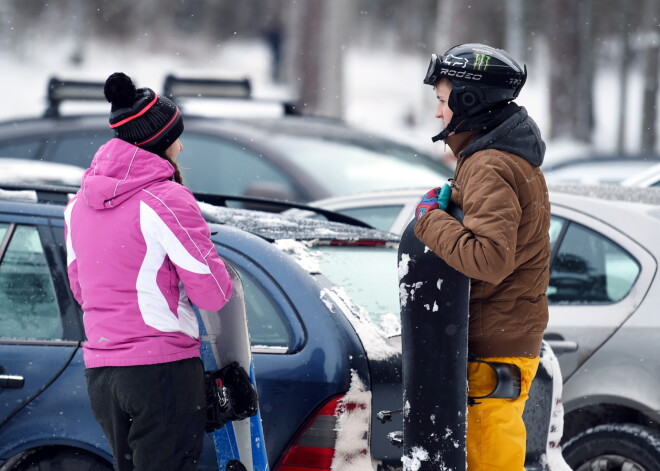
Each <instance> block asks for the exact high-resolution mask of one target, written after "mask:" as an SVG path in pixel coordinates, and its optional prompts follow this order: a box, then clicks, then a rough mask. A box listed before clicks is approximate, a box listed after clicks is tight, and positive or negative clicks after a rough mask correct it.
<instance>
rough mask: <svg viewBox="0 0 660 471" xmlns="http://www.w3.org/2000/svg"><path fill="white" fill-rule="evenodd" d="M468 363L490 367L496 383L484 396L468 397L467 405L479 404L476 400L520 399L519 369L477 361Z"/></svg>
mask: <svg viewBox="0 0 660 471" xmlns="http://www.w3.org/2000/svg"><path fill="white" fill-rule="evenodd" d="M468 361H470V362H474V363H483V364H485V365H488V366H490V367H491V368H492V369H493V372H494V373H495V378H496V380H497V381H496V383H495V387H494V388H493V390H492V391H491V392H490V393H489V394H486V395H485V396H468V405H470V406H473V405H475V404H479V402H477V400H478V399H517V398H519V397H520V368H518V367H517V366H516V365H513V364H511V363H501V362H494V361H485V360H478V359H476V358H471V359H469V360H468Z"/></svg>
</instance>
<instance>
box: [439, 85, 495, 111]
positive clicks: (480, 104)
mask: <svg viewBox="0 0 660 471" xmlns="http://www.w3.org/2000/svg"><path fill="white" fill-rule="evenodd" d="M448 105H449V109H451V110H452V111H453V112H454V114H455V115H458V116H459V117H467V116H474V115H475V114H477V113H479V112H480V111H481V110H483V109H486V108H487V107H488V102H487V100H486V95H485V93H484V91H483V90H482V88H481V87H477V86H475V85H471V84H463V83H456V82H455V81H453V82H452V90H451V93H450V94H449V102H448Z"/></svg>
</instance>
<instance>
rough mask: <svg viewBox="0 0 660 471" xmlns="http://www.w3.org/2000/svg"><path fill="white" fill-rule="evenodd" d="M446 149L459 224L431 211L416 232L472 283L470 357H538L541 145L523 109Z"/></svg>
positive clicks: (542, 254)
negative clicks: (449, 153)
mask: <svg viewBox="0 0 660 471" xmlns="http://www.w3.org/2000/svg"><path fill="white" fill-rule="evenodd" d="M514 106H516V107H517V105H514ZM447 143H448V144H449V145H450V147H451V148H452V151H453V152H454V155H456V156H457V157H458V161H457V166H456V171H455V174H454V184H453V185H454V187H453V189H452V196H451V199H452V202H453V203H455V204H457V205H458V206H459V207H460V208H462V209H463V212H464V214H465V216H464V220H463V224H461V223H460V222H458V221H457V220H455V219H454V218H452V217H451V216H449V215H448V214H447V213H446V212H444V211H439V210H436V211H429V212H428V213H427V214H426V215H424V216H423V217H422V218H421V219H420V220H419V222H418V223H417V225H416V227H415V234H416V235H417V237H418V238H419V239H420V240H421V241H422V242H423V243H424V244H426V246H428V247H429V248H430V249H431V250H433V252H435V253H436V254H437V255H439V256H440V257H441V258H442V259H443V260H445V261H446V262H447V263H448V264H449V265H450V266H452V267H453V268H455V269H456V270H458V271H460V272H461V273H463V274H465V275H466V276H468V277H470V278H471V286H470V323H469V326H470V327H469V347H468V348H469V353H470V355H473V356H477V357H487V356H518V357H520V356H527V357H529V356H536V355H538V354H539V352H540V348H541V340H542V338H543V331H544V330H545V327H546V325H547V322H548V303H547V299H546V295H545V292H546V289H547V287H548V280H549V269H548V262H549V256H550V239H549V234H548V230H549V224H550V203H549V200H548V190H547V187H546V183H545V178H544V177H543V173H542V172H541V170H540V168H539V166H540V165H541V163H542V162H543V154H544V152H545V144H544V143H543V141H542V140H541V137H540V134H539V131H538V128H537V127H536V124H535V123H534V121H533V120H532V119H531V118H530V117H528V116H527V112H526V111H525V109H524V108H522V107H521V108H517V111H516V112H515V113H514V114H513V115H511V116H509V118H507V119H506V120H505V121H504V122H503V123H501V124H500V125H499V126H497V127H496V128H495V129H492V130H491V131H489V132H487V133H486V134H485V135H479V134H477V133H476V132H465V133H459V134H456V135H454V136H450V137H449V138H448V139H447Z"/></svg>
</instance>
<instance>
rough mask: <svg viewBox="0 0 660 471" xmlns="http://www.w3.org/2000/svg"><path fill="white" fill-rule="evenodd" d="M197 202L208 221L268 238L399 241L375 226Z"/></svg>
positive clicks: (395, 236)
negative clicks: (366, 226)
mask: <svg viewBox="0 0 660 471" xmlns="http://www.w3.org/2000/svg"><path fill="white" fill-rule="evenodd" d="M199 206H200V208H201V210H202V214H203V215H204V217H205V218H206V220H207V221H209V222H212V223H218V224H226V225H229V226H233V227H236V228H238V229H242V230H244V231H247V232H251V233H253V234H255V235H258V236H260V237H263V238H265V239H269V240H282V239H296V240H325V241H347V242H350V241H354V242H357V241H367V240H375V241H382V242H398V241H399V237H398V236H397V235H396V234H392V233H390V232H384V231H380V230H378V229H367V228H364V227H358V226H351V225H348V224H342V223H337V222H330V221H325V220H317V219H311V218H298V217H287V216H282V215H280V214H277V213H267V212H263V211H253V210H246V209H235V208H225V207H220V206H213V205H210V204H207V203H199Z"/></svg>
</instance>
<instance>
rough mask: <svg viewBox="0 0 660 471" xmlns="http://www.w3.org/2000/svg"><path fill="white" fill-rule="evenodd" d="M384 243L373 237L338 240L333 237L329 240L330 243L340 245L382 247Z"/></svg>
mask: <svg viewBox="0 0 660 471" xmlns="http://www.w3.org/2000/svg"><path fill="white" fill-rule="evenodd" d="M385 244H386V242H385V241H384V240H375V239H356V240H340V239H335V240H332V241H330V245H335V246H341V247H353V246H358V247H382V246H384V245H385Z"/></svg>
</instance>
